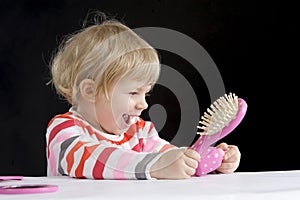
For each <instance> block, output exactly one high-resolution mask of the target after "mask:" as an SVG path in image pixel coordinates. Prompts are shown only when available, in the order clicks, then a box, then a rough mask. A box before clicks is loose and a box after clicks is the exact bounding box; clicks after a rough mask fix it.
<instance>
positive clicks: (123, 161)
mask: <svg viewBox="0 0 300 200" xmlns="http://www.w3.org/2000/svg"><path fill="white" fill-rule="evenodd" d="M133 155H134V154H133V153H130V152H125V153H124V154H123V155H121V158H120V159H119V161H118V163H117V165H116V167H115V170H114V172H113V176H114V178H115V179H127V178H126V177H125V176H124V171H125V168H126V166H127V165H128V163H129V162H130V161H131V158H132V156H133Z"/></svg>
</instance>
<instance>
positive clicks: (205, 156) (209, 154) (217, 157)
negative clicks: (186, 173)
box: [191, 98, 248, 176]
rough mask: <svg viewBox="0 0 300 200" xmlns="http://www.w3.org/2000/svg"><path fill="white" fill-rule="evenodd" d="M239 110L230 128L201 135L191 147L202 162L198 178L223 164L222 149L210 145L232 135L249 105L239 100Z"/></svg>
mask: <svg viewBox="0 0 300 200" xmlns="http://www.w3.org/2000/svg"><path fill="white" fill-rule="evenodd" d="M238 103H239V109H238V112H237V114H236V117H235V118H234V119H233V120H231V121H230V122H229V124H228V126H226V127H224V128H223V129H222V130H221V131H219V132H217V133H215V134H213V135H201V136H200V137H199V139H198V140H197V141H196V142H195V143H194V144H193V145H192V146H191V148H192V149H195V150H196V151H197V152H198V153H199V154H200V156H201V160H200V161H199V163H198V168H197V169H196V173H195V175H196V176H203V175H205V174H207V173H209V172H212V171H214V170H216V169H217V168H218V167H219V166H220V165H221V164H222V160H223V156H224V151H223V150H222V149H219V148H216V147H211V146H210V145H212V144H214V143H216V142H217V141H218V140H220V139H222V138H224V137H225V136H226V135H228V134H229V133H231V132H232V131H233V130H234V129H235V128H236V127H237V126H238V125H239V124H240V122H241V121H242V119H243V118H244V116H245V114H246V111H247V107H248V106H247V103H246V102H245V101H244V100H243V99H241V98H239V99H238Z"/></svg>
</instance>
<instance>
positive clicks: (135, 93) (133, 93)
mask: <svg viewBox="0 0 300 200" xmlns="http://www.w3.org/2000/svg"><path fill="white" fill-rule="evenodd" d="M129 94H130V95H137V94H138V93H137V92H129Z"/></svg>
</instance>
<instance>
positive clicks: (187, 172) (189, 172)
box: [185, 166, 196, 176]
mask: <svg viewBox="0 0 300 200" xmlns="http://www.w3.org/2000/svg"><path fill="white" fill-rule="evenodd" d="M185 173H186V174H187V175H188V176H192V175H194V174H195V173H196V169H194V168H192V167H189V166H186V169H185Z"/></svg>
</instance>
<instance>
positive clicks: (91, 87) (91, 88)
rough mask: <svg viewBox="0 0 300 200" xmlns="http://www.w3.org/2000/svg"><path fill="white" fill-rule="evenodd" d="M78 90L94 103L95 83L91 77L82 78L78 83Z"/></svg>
mask: <svg viewBox="0 0 300 200" xmlns="http://www.w3.org/2000/svg"><path fill="white" fill-rule="evenodd" d="M79 90H80V93H81V95H82V97H83V98H84V99H85V100H87V101H89V102H92V103H94V102H95V93H96V83H95V81H93V80H92V79H84V80H82V81H81V83H80V85H79Z"/></svg>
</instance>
